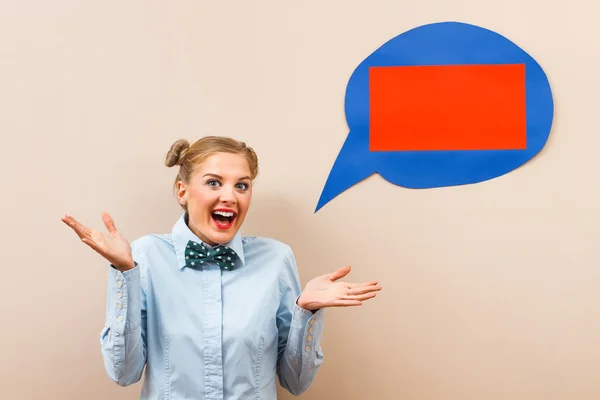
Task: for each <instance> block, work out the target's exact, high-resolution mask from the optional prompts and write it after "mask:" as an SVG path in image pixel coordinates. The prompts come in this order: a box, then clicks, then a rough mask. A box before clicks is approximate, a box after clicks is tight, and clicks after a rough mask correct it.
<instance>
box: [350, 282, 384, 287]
mask: <svg viewBox="0 0 600 400" xmlns="http://www.w3.org/2000/svg"><path fill="white" fill-rule="evenodd" d="M378 283H379V281H369V282H362V283H347V285H348V287H349V288H355V287H359V286H369V285H371V286H372V285H377V284H378Z"/></svg>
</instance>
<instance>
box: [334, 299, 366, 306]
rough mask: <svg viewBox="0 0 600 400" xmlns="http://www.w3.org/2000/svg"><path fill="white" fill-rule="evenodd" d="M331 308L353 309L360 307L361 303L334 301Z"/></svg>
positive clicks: (342, 300) (358, 301) (357, 301)
mask: <svg viewBox="0 0 600 400" xmlns="http://www.w3.org/2000/svg"><path fill="white" fill-rule="evenodd" d="M332 306H333V307H353V306H362V301H360V300H344V299H340V300H336V301H335V302H334V303H333V304H332Z"/></svg>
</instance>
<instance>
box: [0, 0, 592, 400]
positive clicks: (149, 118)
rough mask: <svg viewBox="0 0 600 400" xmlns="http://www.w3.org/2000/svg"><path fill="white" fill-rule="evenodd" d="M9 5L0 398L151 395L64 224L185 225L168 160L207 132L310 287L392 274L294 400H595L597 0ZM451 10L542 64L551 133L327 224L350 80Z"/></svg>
mask: <svg viewBox="0 0 600 400" xmlns="http://www.w3.org/2000/svg"><path fill="white" fill-rule="evenodd" d="M0 4H1V6H0V108H1V110H2V111H1V112H0V132H1V135H2V136H1V138H2V139H1V140H2V141H1V143H2V157H1V158H0V174H1V175H0V177H1V182H2V187H3V191H2V197H1V200H0V201H1V205H2V210H3V215H2V237H1V239H2V240H1V242H0V243H1V244H2V254H3V265H2V275H1V276H2V278H1V279H0V285H1V286H0V289H1V290H0V310H1V313H2V314H1V317H2V329H1V330H0V339H1V340H0V345H1V348H0V354H1V362H0V379H1V382H0V383H1V385H0V393H1V395H0V397H1V398H2V399H7V400H9V399H10V400H13V399H15V400H16V399H27V400H30V399H61V400H62V399H86V400H94V399H113V400H118V399H134V398H138V397H139V390H140V387H139V385H136V386H133V387H129V388H120V387H118V386H116V385H115V384H113V383H112V382H110V381H109V380H108V378H107V377H106V375H105V373H104V369H103V365H102V360H101V356H100V345H99V333H100V330H101V328H102V326H103V322H104V306H105V298H104V296H105V286H106V276H107V275H106V268H107V266H106V263H105V262H104V261H103V260H102V259H101V258H100V257H99V256H97V255H96V254H95V253H94V252H93V251H91V250H90V249H88V248H87V247H86V246H85V245H83V244H81V243H79V242H78V241H77V238H76V236H75V235H74V234H73V233H72V232H71V231H70V230H69V229H68V228H67V227H66V226H64V225H63V224H62V222H61V221H60V217H61V215H63V214H64V213H72V214H73V215H74V216H76V217H77V218H79V219H81V220H82V221H83V222H85V223H88V224H91V225H93V226H94V227H97V228H100V227H101V220H100V212H101V211H103V210H106V211H108V212H110V213H111V214H112V215H113V217H114V219H115V221H116V223H117V227H118V228H120V229H121V230H122V231H123V233H125V235H126V236H127V237H128V238H130V239H134V238H136V237H139V236H141V235H143V234H146V233H149V232H165V231H169V230H170V229H171V226H172V224H173V223H174V222H175V219H176V218H177V216H178V215H179V208H178V206H177V204H176V202H175V201H174V199H173V197H172V194H171V190H170V187H171V182H172V178H173V176H174V174H175V172H176V171H175V170H170V169H167V168H166V167H164V166H163V157H164V154H165V152H166V151H167V149H168V147H169V146H170V144H171V143H172V142H173V141H175V140H176V139H178V138H180V137H185V138H188V139H190V140H193V139H195V138H198V137H200V136H202V135H206V134H216V135H230V136H234V137H236V138H238V139H242V140H246V141H247V142H248V143H249V144H250V145H252V146H254V148H255V149H256V151H257V152H258V154H259V156H260V164H261V168H262V171H261V174H260V176H259V179H258V181H257V184H256V189H255V198H254V200H253V206H252V209H251V213H250V215H249V218H248V220H247V224H246V225H245V227H244V233H246V234H258V235H266V236H273V237H276V238H278V239H280V240H282V241H285V242H287V243H289V244H291V245H292V246H293V248H294V249H295V252H296V255H297V259H298V262H299V265H300V272H301V278H302V281H303V283H305V282H306V281H307V280H308V279H310V278H312V277H313V276H315V275H318V274H323V273H327V272H330V271H332V270H333V269H335V268H337V267H339V266H343V265H346V264H351V265H353V267H354V271H353V273H352V275H351V278H352V279H353V280H356V281H360V280H364V279H373V278H375V279H379V280H380V281H381V282H382V285H383V286H384V290H383V292H382V293H381V295H380V296H379V297H378V298H377V299H376V300H374V301H372V302H370V303H368V304H366V305H364V306H363V307H362V308H355V309H341V310H339V309H338V310H330V311H329V313H328V315H327V326H326V330H325V333H324V343H323V346H324V350H325V354H326V361H325V363H324V364H323V367H322V369H321V371H320V373H319V375H318V377H317V379H316V381H315V382H314V385H313V386H312V387H311V389H310V390H309V391H308V392H307V393H306V394H305V395H303V397H302V398H305V399H314V400H337V399H345V400H350V399H352V400H354V399H377V400H396V399H411V400H433V399H435V400H454V399H457V400H471V399H472V400H482V399H486V400H495V399H502V400H508V399H510V400H534V399H535V400H537V399H540V400H551V399H569V400H571V399H577V400H587V399H590V400H591V399H598V398H600V379H599V376H600V294H599V291H598V287H599V286H600V268H599V265H598V259H599V257H598V256H599V253H600V247H599V246H598V239H599V237H600V224H599V223H598V222H599V221H598V219H599V214H598V204H599V202H600V190H599V186H598V179H597V174H598V171H599V170H600V157H598V146H599V145H600V137H599V136H598V124H597V118H598V105H599V104H598V93H599V90H600V82H599V80H598V63H599V62H600V52H599V51H598V50H600V49H599V45H598V38H599V37H600V27H599V25H598V23H597V18H596V16H597V15H598V9H597V6H595V5H594V6H592V1H591V0H590V1H588V2H587V3H586V2H584V1H583V0H573V1H571V2H566V1H562V2H548V1H542V0H529V1H522V0H503V1H502V2H500V1H494V2H492V1H481V0H463V1H444V0H420V1H412V2H408V1H404V2H400V1H384V0H369V1H342V0H330V1H247V2H242V1H237V2H231V1H230V2H215V1H213V2H206V1H198V0H195V1H191V0H186V1H183V0H182V1H175V2H166V1H147V0H146V1H140V0H135V1H134V0H130V1H118V2H117V1H107V0H103V1H99V0H86V1H81V0H78V1H75V0H55V1H47V0H19V1H8V0H2V1H1V3H0ZM542 12H545V13H546V15H545V16H542V14H541V13H542ZM442 20H459V21H464V22H469V23H473V24H477V25H481V26H485V27H487V28H490V29H493V30H495V31H497V32H500V33H502V34H504V35H506V36H507V37H509V38H510V39H511V40H513V41H515V42H516V43H517V44H519V45H520V46H522V47H523V48H524V49H526V50H527V51H528V52H529V53H530V54H531V55H532V56H533V57H535V58H536V59H537V60H538V61H539V62H540V63H541V65H542V66H543V68H544V69H545V71H546V73H547V74H548V76H549V79H550V81H551V84H552V88H553V91H554V96H555V102H556V114H555V120H554V121H555V124H554V128H553V132H552V135H551V139H550V140H549V142H548V145H547V147H546V148H545V149H544V151H543V152H542V153H541V154H540V156H538V157H536V158H535V159H534V160H532V161H531V162H530V163H528V164H526V165H525V166H523V167H522V168H519V169H518V170H517V171H515V172H513V173H511V174H509V175H506V176H504V177H502V178H498V179H495V180H492V181H488V182H485V183H482V184H477V185H472V186H462V187H456V188H450V189H443V190H428V191H413V190H406V189H403V188H400V187H396V186H393V185H391V184H388V183H387V182H385V181H383V180H382V179H381V178H379V177H378V176H373V177H372V178H370V179H368V180H366V181H364V182H362V183H360V184H359V185H357V186H356V187H354V188H353V189H351V190H348V191H346V192H345V193H343V194H342V195H341V196H340V197H338V198H337V199H335V200H334V201H333V202H332V203H329V204H328V205H327V206H326V207H325V208H323V209H322V210H321V211H319V212H318V213H317V214H314V213H313V210H314V207H315V205H316V202H317V200H318V197H319V194H320V192H321V188H322V186H323V184H324V182H325V179H326V177H327V174H328V173H329V170H330V168H331V166H332V164H333V161H334V159H335V157H336V155H337V152H338V150H339V149H340V147H341V145H342V143H343V141H344V139H345V137H346V133H347V126H346V121H345V117H344V114H343V99H344V93H345V89H346V84H347V81H348V78H349V76H350V74H351V73H352V71H353V70H354V68H355V67H356V66H357V65H358V63H359V62H361V61H362V60H363V59H364V58H365V57H366V56H367V55H369V54H370V53H371V52H372V51H373V50H375V49H376V48H377V47H378V46H380V45H381V44H382V43H384V42H385V41H387V40H389V39H390V38H392V37H394V36H396V35H398V34H400V33H402V32H403V31H405V30H408V29H410V28H413V27H416V26H419V25H422V24H426V23H430V22H436V21H442ZM292 150H295V152H294V153H293V152H292ZM390 253H392V255H393V257H392V258H387V257H385V256H386V255H389V254H390ZM281 398H282V399H290V398H291V396H289V395H282V396H281Z"/></svg>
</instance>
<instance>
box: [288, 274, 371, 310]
mask: <svg viewBox="0 0 600 400" xmlns="http://www.w3.org/2000/svg"><path fill="white" fill-rule="evenodd" d="M350 270H351V267H349V266H348V267H343V268H340V269H338V270H337V271H335V272H333V273H330V274H325V275H321V276H318V277H316V278H314V279H312V280H311V281H309V282H308V283H307V284H306V287H305V288H304V291H303V292H302V294H301V295H300V297H299V298H298V305H299V306H300V307H302V308H304V309H307V310H317V309H320V308H324V307H348V306H360V305H362V304H363V302H364V301H365V300H368V299H372V298H373V297H375V296H376V292H378V291H380V290H381V286H379V285H378V282H377V281H370V282H363V283H348V282H341V281H339V279H341V278H343V277H344V276H346V275H348V274H349V273H350Z"/></svg>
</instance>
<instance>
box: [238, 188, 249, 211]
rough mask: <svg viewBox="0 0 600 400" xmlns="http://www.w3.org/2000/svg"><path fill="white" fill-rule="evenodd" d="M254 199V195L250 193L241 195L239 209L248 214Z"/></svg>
mask: <svg viewBox="0 0 600 400" xmlns="http://www.w3.org/2000/svg"><path fill="white" fill-rule="evenodd" d="M251 198H252V193H251V192H248V193H244V194H243V195H241V196H240V197H239V198H238V203H239V207H240V210H242V209H243V211H244V212H246V211H247V210H248V207H249V206H250V200H251Z"/></svg>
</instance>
